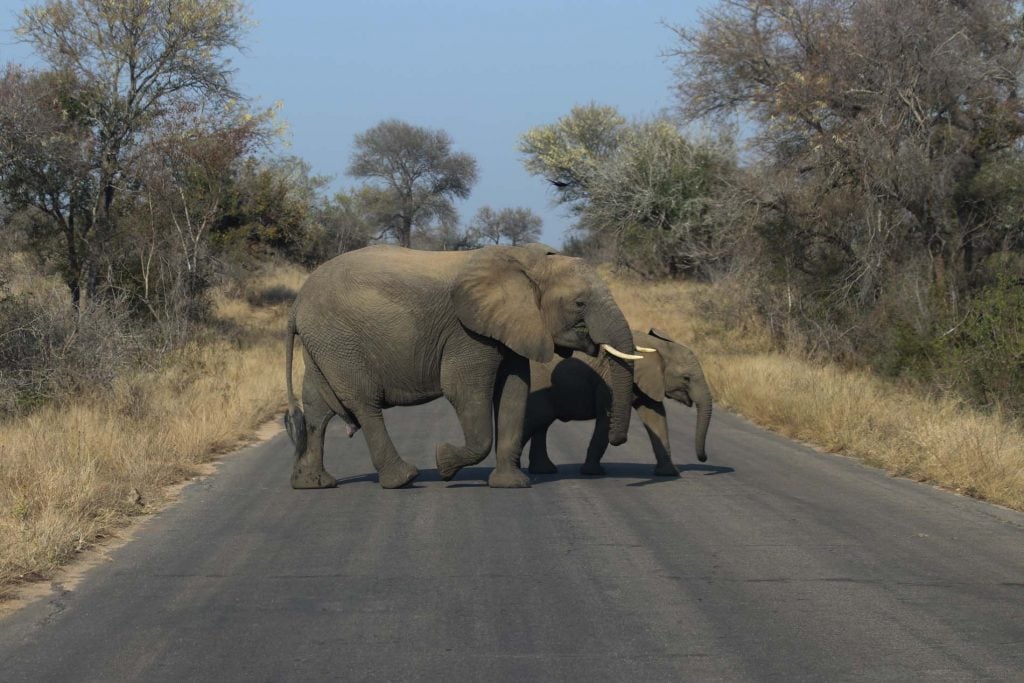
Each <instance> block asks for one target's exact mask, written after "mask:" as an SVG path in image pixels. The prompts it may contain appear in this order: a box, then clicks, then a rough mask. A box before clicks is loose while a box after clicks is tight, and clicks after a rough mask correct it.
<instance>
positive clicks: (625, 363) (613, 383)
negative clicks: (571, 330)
mask: <svg viewBox="0 0 1024 683" xmlns="http://www.w3.org/2000/svg"><path fill="white" fill-rule="evenodd" d="M586 324H587V328H588V329H589V330H590V336H591V337H592V338H593V340H594V341H595V342H596V343H598V344H609V345H611V346H613V347H615V348H616V349H618V350H619V351H622V352H623V353H627V354H635V353H636V351H635V350H634V348H633V333H632V332H631V331H630V329H629V325H628V324H627V323H626V318H625V316H624V315H622V311H620V310H619V307H618V306H617V305H615V301H614V300H613V299H612V297H611V294H610V293H606V294H605V295H604V296H603V297H602V298H601V299H599V300H597V301H595V302H593V303H592V305H591V306H590V308H589V310H588V312H587V315H586ZM608 366H609V367H608V383H609V388H610V389H611V393H612V403H611V412H610V414H609V416H608V417H609V427H608V441H609V442H610V443H611V444H612V445H613V446H618V445H619V444H622V443H625V442H626V433H627V432H628V431H629V416H630V411H631V410H632V407H633V363H632V361H629V360H622V359H619V358H612V357H609V358H608Z"/></svg>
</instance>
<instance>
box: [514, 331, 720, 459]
mask: <svg viewBox="0 0 1024 683" xmlns="http://www.w3.org/2000/svg"><path fill="white" fill-rule="evenodd" d="M633 340H634V344H635V346H636V349H637V351H638V352H640V353H641V354H642V355H643V358H642V359H641V360H638V361H636V363H635V364H634V365H635V384H634V386H632V387H630V400H631V401H632V402H633V407H634V408H636V411H637V414H638V415H639V416H640V420H641V421H642V422H643V424H644V427H645V428H646V429H647V435H648V436H649V437H650V438H651V447H652V448H653V449H654V457H655V458H656V459H657V462H658V464H657V466H656V467H655V468H654V473H655V474H659V475H663V476H673V477H677V476H679V471H678V470H677V469H676V466H675V465H673V464H672V452H671V450H670V448H669V441H668V422H667V421H666V418H665V404H664V402H663V401H664V399H665V397H666V396H667V397H669V398H672V399H675V400H676V401H680V402H682V403H684V404H686V405H687V406H691V405H696V407H697V431H696V438H695V447H696V451H697V459H698V460H700V461H701V462H704V461H706V460H707V459H708V456H707V453H706V451H705V450H704V445H705V441H706V440H707V433H708V425H709V424H710V423H711V404H712V400H711V391H710V390H709V389H708V384H707V381H706V380H705V379H704V371H703V369H702V368H701V366H700V363H699V362H698V361H697V357H696V356H694V355H693V352H692V351H690V349H688V348H686V347H685V346H683V345H681V344H677V343H675V342H674V341H672V340H671V339H669V338H668V336H666V335H665V334H664V333H661V332H657V331H656V330H651V331H650V332H649V333H647V334H644V333H641V332H634V333H633ZM609 369H610V366H609V365H608V358H607V357H606V356H605V355H604V354H601V355H600V356H598V357H597V358H588V357H581V356H573V357H571V358H566V359H564V360H562V359H555V360H553V361H550V362H547V363H531V364H530V373H531V392H530V398H529V401H528V402H527V407H526V426H525V428H524V430H523V442H524V444H525V442H526V440H527V439H529V440H530V472H533V473H536V474H543V473H551V472H556V471H557V469H558V468H557V467H555V465H554V463H552V462H551V459H550V458H549V457H548V451H547V432H548V427H550V426H551V423H552V422H554V421H555V420H556V419H558V420H562V421H563V422H567V421H569V420H593V419H594V418H595V417H596V418H597V424H596V425H595V427H594V434H593V436H592V437H591V439H590V446H589V447H588V448H587V459H586V462H584V463H583V465H582V466H581V467H580V472H582V473H583V474H604V468H603V467H602V466H601V457H602V456H603V455H604V452H605V450H606V449H607V448H608V443H609V441H610V439H609V438H608V433H609V432H608V429H609V427H608V425H609V422H608V417H607V415H608V409H609V406H611V405H612V404H613V403H614V402H615V401H616V400H617V399H618V397H617V396H616V391H617V389H616V388H615V387H614V386H612V385H610V384H609V382H608V380H607V378H608V372H609ZM613 443H614V442H613Z"/></svg>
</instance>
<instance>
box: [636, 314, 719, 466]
mask: <svg viewBox="0 0 1024 683" xmlns="http://www.w3.org/2000/svg"><path fill="white" fill-rule="evenodd" d="M633 339H634V343H635V345H636V348H637V350H638V351H640V352H641V353H643V355H644V358H643V360H638V361H637V362H636V375H635V378H636V386H637V388H638V389H639V390H640V391H641V392H642V393H643V394H645V395H646V396H648V397H650V398H651V399H652V400H654V401H663V400H665V397H666V396H667V397H669V398H671V399H674V400H676V401H679V402H681V403H684V404H686V405H687V406H692V405H696V406H697V430H696V437H695V441H694V446H695V448H696V451H697V459H698V460H700V461H701V462H704V461H706V460H707V459H708V456H707V452H706V451H705V450H704V445H705V442H706V441H707V435H708V425H709V424H710V423H711V407H712V406H711V404H712V400H711V390H710V389H709V388H708V383H707V380H706V379H704V370H703V369H702V368H701V366H700V363H699V362H698V361H697V357H696V356H695V355H693V352H692V351H690V349H688V348H686V347H685V346H683V345H682V344H677V343H675V342H674V341H672V340H671V339H669V337H668V336H667V335H665V334H664V333H663V332H658V331H657V330H653V329H652V330H651V331H650V332H648V333H646V334H644V333H642V332H634V335H633Z"/></svg>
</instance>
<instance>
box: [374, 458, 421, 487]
mask: <svg viewBox="0 0 1024 683" xmlns="http://www.w3.org/2000/svg"><path fill="white" fill-rule="evenodd" d="M419 475H420V471H419V470H418V469H416V466H415V465H410V464H409V463H407V462H406V461H404V460H398V461H396V462H393V463H391V464H390V465H388V466H386V467H384V468H383V469H382V470H380V471H379V472H378V473H377V481H379V482H380V485H381V487H383V488H386V489H400V488H402V487H403V486H405V485H406V484H408V483H410V482H411V481H412V480H413V479H415V478H416V477H418V476H419Z"/></svg>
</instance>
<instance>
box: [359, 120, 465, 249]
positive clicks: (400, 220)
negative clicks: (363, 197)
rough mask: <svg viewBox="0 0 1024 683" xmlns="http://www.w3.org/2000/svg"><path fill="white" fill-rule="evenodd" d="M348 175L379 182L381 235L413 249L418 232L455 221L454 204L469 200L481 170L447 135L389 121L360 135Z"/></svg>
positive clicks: (376, 187) (377, 201)
mask: <svg viewBox="0 0 1024 683" xmlns="http://www.w3.org/2000/svg"><path fill="white" fill-rule="evenodd" d="M348 174H349V175H350V176H352V177H354V178H360V179H363V180H368V181H370V182H372V183H373V186H372V187H373V188H374V190H375V197H374V201H373V204H374V213H375V214H376V216H377V220H376V224H377V226H378V228H379V230H380V231H381V234H382V235H384V234H391V235H393V236H394V237H395V239H397V240H398V243H399V244H401V245H402V246H406V247H407V246H410V244H411V242H412V234H413V229H414V228H426V227H427V226H429V225H430V224H431V223H433V222H434V221H441V222H444V221H446V220H447V221H452V220H453V218H454V216H455V207H454V204H453V201H454V200H455V199H465V198H466V197H468V196H469V192H470V190H471V189H472V187H473V184H474V183H475V182H476V178H477V168H476V161H475V160H474V159H473V157H471V156H470V155H468V154H466V153H464V152H455V151H453V150H452V139H451V137H450V136H449V135H448V133H446V132H445V131H443V130H431V129H428V128H422V127H419V126H413V125H410V124H408V123H405V122H403V121H398V120H395V119H389V120H387V121H382V122H381V123H379V124H377V125H376V126H374V127H373V128H370V129H369V130H367V131H365V132H363V133H360V134H358V135H356V137H355V151H354V152H353V154H352V159H351V162H350V163H349V166H348Z"/></svg>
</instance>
